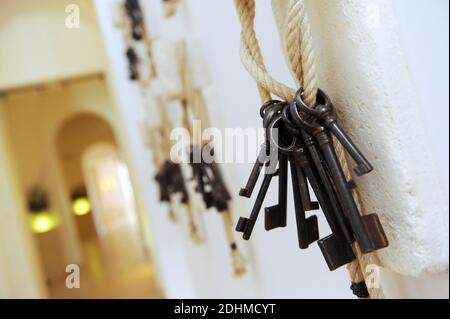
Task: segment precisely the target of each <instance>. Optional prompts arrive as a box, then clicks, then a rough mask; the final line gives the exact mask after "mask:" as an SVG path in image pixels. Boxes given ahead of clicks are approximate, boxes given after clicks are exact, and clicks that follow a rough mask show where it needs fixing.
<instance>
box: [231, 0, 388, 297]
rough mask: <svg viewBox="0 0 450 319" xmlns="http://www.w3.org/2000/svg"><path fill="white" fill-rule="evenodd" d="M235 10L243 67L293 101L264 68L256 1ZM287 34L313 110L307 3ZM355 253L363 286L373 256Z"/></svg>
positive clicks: (240, 1) (292, 12)
mask: <svg viewBox="0 0 450 319" xmlns="http://www.w3.org/2000/svg"><path fill="white" fill-rule="evenodd" d="M235 6H236V10H237V13H238V16H239V19H240V22H241V25H242V32H241V50H240V54H241V60H242V62H243V65H244V66H245V68H246V69H247V71H248V72H249V73H250V75H251V76H252V77H253V78H254V79H255V81H256V82H257V83H258V88H260V92H261V88H262V89H263V90H264V92H265V93H267V92H270V93H273V94H274V95H276V96H278V97H280V98H282V99H284V100H286V101H292V99H293V97H294V95H295V90H293V89H292V88H289V87H287V86H286V85H284V84H283V83H281V82H279V81H277V80H275V79H274V78H272V77H271V76H270V74H269V73H268V72H267V69H266V67H265V66H264V61H263V58H262V54H261V51H260V47H259V44H258V40H257V38H256V33H255V30H254V19H255V0H235ZM285 30H286V33H285V34H284V37H285V40H286V41H285V43H286V51H287V56H288V61H289V64H290V67H291V69H292V72H293V74H294V76H295V78H296V81H297V84H298V85H299V86H302V87H303V90H304V99H305V102H306V103H307V104H308V105H309V106H312V107H313V106H314V105H315V97H316V93H317V78H316V70H315V66H314V64H315V62H314V50H313V47H312V37H311V30H310V24H309V21H308V15H307V13H306V9H305V6H304V1H303V0H290V1H289V5H288V14H287V20H286V27H285ZM270 93H269V96H270ZM261 96H262V100H263V102H266V101H267V97H266V96H267V95H265V96H264V95H261ZM335 148H336V153H337V156H338V158H339V161H340V163H341V165H342V169H343V171H344V173H345V175H346V177H347V179H350V178H351V175H352V173H351V171H350V169H349V167H348V163H347V159H346V155H345V151H344V149H343V147H342V145H341V144H340V143H338V142H336V143H335ZM353 195H354V198H355V202H356V205H357V207H358V209H359V210H360V211H363V207H362V203H361V201H360V198H359V195H358V193H357V192H356V191H354V192H353ZM353 249H354V251H355V254H356V257H357V259H356V260H355V261H353V262H352V263H350V264H348V265H347V269H348V271H349V273H350V277H351V280H352V282H353V283H359V282H362V281H365V274H366V273H365V270H366V267H367V265H369V264H374V262H373V260H372V259H373V254H366V255H362V254H361V252H360V249H359V247H358V245H357V244H355V245H354V247H353ZM368 292H369V295H370V297H371V298H384V295H383V291H382V289H381V287H378V288H370V287H368Z"/></svg>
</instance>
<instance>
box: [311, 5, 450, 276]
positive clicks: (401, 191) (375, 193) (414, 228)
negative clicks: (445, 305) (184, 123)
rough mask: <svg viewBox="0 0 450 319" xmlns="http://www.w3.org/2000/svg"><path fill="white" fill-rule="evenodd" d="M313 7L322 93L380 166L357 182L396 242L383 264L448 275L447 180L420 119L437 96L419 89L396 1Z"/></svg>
mask: <svg viewBox="0 0 450 319" xmlns="http://www.w3.org/2000/svg"><path fill="white" fill-rule="evenodd" d="M414 2H416V1H414ZM432 2H433V3H435V4H436V1H432ZM411 5H413V3H411ZM308 8H309V9H310V10H309V11H310V15H311V20H312V22H313V37H314V41H315V42H316V43H315V47H316V53H317V60H318V62H319V63H318V70H319V75H320V81H319V83H320V87H322V88H323V89H325V91H326V92H327V93H328V94H329V95H330V97H331V98H332V100H333V102H334V103H335V105H336V107H337V108H338V110H339V115H340V118H341V121H340V122H341V123H342V125H343V126H344V127H345V128H348V132H350V135H351V137H352V138H353V139H354V141H355V142H356V143H357V145H358V146H359V147H360V149H361V150H362V151H363V152H364V154H366V155H367V157H368V158H369V160H370V161H371V162H372V164H373V165H374V167H375V170H374V172H373V173H371V174H369V175H367V176H364V177H362V178H357V180H356V181H357V183H358V186H359V190H360V192H361V195H362V199H363V202H364V206H365V208H366V211H365V213H373V212H375V213H378V214H379V215H380V218H381V221H382V223H383V225H384V228H385V231H386V233H387V236H388V238H389V240H390V246H389V247H388V248H387V249H384V250H382V251H380V252H379V257H380V259H381V261H382V263H383V264H384V265H385V266H386V267H387V268H389V269H391V270H394V271H396V272H399V273H402V274H406V275H413V276H416V275H419V274H422V273H426V272H439V271H443V270H445V269H446V268H447V267H448V193H446V191H445V189H446V186H445V184H444V181H445V180H446V179H445V178H442V176H441V175H440V172H441V171H440V167H439V166H438V165H437V164H436V161H435V160H434V158H435V157H439V155H440V154H436V149H435V148H434V149H433V147H432V146H431V145H430V139H429V136H430V135H432V134H433V129H434V128H433V127H429V126H427V125H426V123H425V122H424V120H423V114H422V112H423V110H424V109H426V107H427V104H424V103H427V102H428V100H427V98H428V96H429V95H430V94H431V93H432V92H431V91H428V92H427V91H424V89H423V88H422V87H420V86H417V85H416V83H414V78H413V75H412V73H411V70H410V69H411V65H410V64H409V61H408V60H407V58H406V55H405V51H406V50H412V49H413V48H411V47H408V48H405V45H404V43H402V39H401V37H400V36H401V33H400V26H399V25H398V24H397V16H396V15H395V10H394V7H393V6H392V2H391V1H386V0H357V1H356V0H340V1H327V0H318V1H310V2H309V6H308ZM443 24H444V25H445V21H443ZM447 24H448V21H447ZM406 26H407V25H406ZM403 27H405V25H403ZM403 31H406V32H404V34H405V33H406V34H408V30H403ZM429 31H431V32H436V31H439V30H431V29H430V30H429ZM417 46H420V44H419V43H418V44H417ZM408 53H409V54H410V55H411V54H414V52H408ZM430 59H433V54H432V50H431V48H430V50H428V54H425V55H424V56H422V57H421V60H422V62H423V63H424V64H425V65H426V63H428V64H429V63H430ZM419 61H420V60H419ZM436 76H437V77H438V76H439V74H436ZM428 80H429V81H433V78H430V79H428ZM447 96H448V94H447ZM447 99H448V97H447ZM423 105H425V107H423ZM447 105H448V104H447ZM444 106H445V105H444ZM429 107H433V108H434V107H436V106H431V105H429ZM440 107H441V108H442V106H440ZM447 123H448V122H447ZM350 128H351V129H350ZM447 130H448V124H447ZM433 152H434V153H433ZM447 163H448V157H447Z"/></svg>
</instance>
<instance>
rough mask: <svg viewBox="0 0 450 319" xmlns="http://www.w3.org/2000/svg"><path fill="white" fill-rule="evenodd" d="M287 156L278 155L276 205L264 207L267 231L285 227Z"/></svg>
mask: <svg viewBox="0 0 450 319" xmlns="http://www.w3.org/2000/svg"><path fill="white" fill-rule="evenodd" d="M287 174H288V167H287V156H286V155H285V154H280V155H279V161H278V174H277V175H278V204H277V205H274V206H271V207H266V208H265V210H264V212H265V218H264V220H265V229H266V230H267V231H269V230H272V229H275V228H279V227H286V210H287Z"/></svg>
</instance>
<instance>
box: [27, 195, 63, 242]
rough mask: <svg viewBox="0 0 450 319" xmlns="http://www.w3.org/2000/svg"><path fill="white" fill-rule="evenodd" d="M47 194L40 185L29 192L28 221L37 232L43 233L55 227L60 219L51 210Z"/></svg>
mask: <svg viewBox="0 0 450 319" xmlns="http://www.w3.org/2000/svg"><path fill="white" fill-rule="evenodd" d="M48 207H49V205H48V198H47V194H46V193H45V192H44V191H43V190H41V189H39V188H38V187H35V188H33V189H32V190H31V191H30V192H29V193H28V208H29V214H28V222H29V224H30V228H31V230H32V231H33V232H34V233H36V234H43V233H46V232H49V231H51V230H53V229H55V228H56V227H57V226H58V220H57V217H56V215H55V214H54V213H52V212H51V211H50V210H49V208H48Z"/></svg>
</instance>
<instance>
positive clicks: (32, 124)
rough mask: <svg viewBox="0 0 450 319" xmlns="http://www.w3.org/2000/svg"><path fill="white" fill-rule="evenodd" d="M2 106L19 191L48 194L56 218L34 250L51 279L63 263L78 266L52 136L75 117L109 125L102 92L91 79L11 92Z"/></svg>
mask: <svg viewBox="0 0 450 319" xmlns="http://www.w3.org/2000/svg"><path fill="white" fill-rule="evenodd" d="M3 104H4V105H3V111H4V116H5V122H6V126H7V128H8V131H9V135H10V140H11V145H12V150H13V156H14V161H15V162H16V165H17V167H18V168H19V176H18V178H19V185H20V189H21V193H22V194H25V193H26V191H27V190H29V189H30V188H31V187H32V186H34V185H36V184H39V185H41V186H43V187H44V188H45V189H47V190H48V192H49V195H50V205H51V209H52V210H53V211H55V212H56V213H57V214H58V215H59V217H60V220H61V226H60V227H59V228H58V229H57V230H55V231H53V232H49V233H47V234H43V235H39V238H40V240H39V246H40V247H41V250H43V251H44V254H43V257H44V260H46V262H45V264H46V265H48V267H46V269H47V277H48V278H50V279H55V278H56V277H59V276H62V275H64V270H65V265H66V264H68V263H78V264H79V263H82V262H83V260H82V255H81V250H80V246H79V240H78V238H79V231H78V229H77V225H76V222H75V220H74V218H73V217H72V215H71V212H70V191H69V189H68V188H67V187H66V185H67V183H68V180H67V179H66V178H65V177H64V173H63V172H64V167H63V166H62V165H61V163H60V161H59V156H58V151H57V148H56V141H57V139H56V134H57V132H58V131H59V130H60V128H61V127H63V126H64V123H67V121H68V120H69V119H70V118H71V117H73V116H75V115H76V114H79V113H86V112H88V113H92V114H97V115H98V116H100V117H102V118H105V119H106V120H107V121H108V122H110V123H112V121H111V118H112V111H111V108H110V104H109V101H108V94H107V92H106V89H105V85H104V83H103V81H101V80H97V79H91V80H86V81H83V82H75V83H73V84H66V85H63V86H56V87H55V86H53V87H52V86H50V87H47V88H45V89H43V90H31V91H26V92H23V93H20V94H13V95H10V96H7V97H6V98H4V100H3ZM112 126H114V124H113V125H112ZM109 135H111V134H109ZM68 143H69V142H68ZM70 143H71V144H72V141H71V142H70ZM68 145H69V144H68ZM69 156H70V155H69ZM73 183H75V182H73ZM49 245H53V246H52V247H49Z"/></svg>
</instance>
